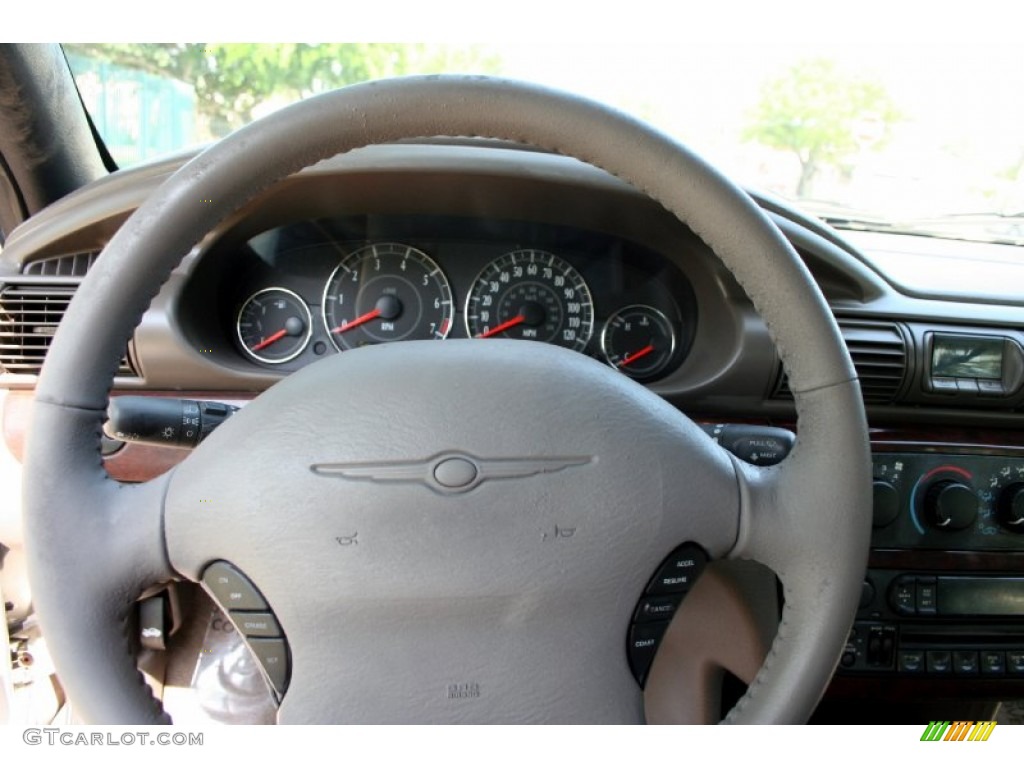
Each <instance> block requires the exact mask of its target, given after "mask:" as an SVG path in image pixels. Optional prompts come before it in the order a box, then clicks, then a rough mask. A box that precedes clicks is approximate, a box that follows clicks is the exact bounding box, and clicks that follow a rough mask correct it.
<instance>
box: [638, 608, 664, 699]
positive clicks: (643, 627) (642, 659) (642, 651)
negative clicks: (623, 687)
mask: <svg viewBox="0 0 1024 768" xmlns="http://www.w3.org/2000/svg"><path fill="white" fill-rule="evenodd" d="M667 627H668V622H667V621H659V622H652V623H648V624H634V625H633V626H632V627H631V628H630V630H629V668H630V669H632V670H633V677H635V678H636V680H637V682H638V683H640V685H641V686H642V685H643V684H644V682H646V680H647V671H648V670H649V669H650V668H651V662H652V661H654V654H655V653H657V652H658V643H659V642H661V636H662V635H663V634H665V629H666V628H667Z"/></svg>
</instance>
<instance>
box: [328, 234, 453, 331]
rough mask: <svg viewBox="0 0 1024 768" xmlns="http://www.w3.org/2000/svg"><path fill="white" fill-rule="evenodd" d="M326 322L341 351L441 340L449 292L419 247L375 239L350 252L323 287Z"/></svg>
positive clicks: (448, 318)
mask: <svg viewBox="0 0 1024 768" xmlns="http://www.w3.org/2000/svg"><path fill="white" fill-rule="evenodd" d="M323 313H324V323H325V324H326V325H327V331H328V335H329V336H330V337H331V341H332V342H333V343H334V346H336V347H337V348H338V349H339V350H346V349H354V348H356V347H361V346H364V345H366V344H380V343H383V342H388V341H402V340H406V339H443V338H445V337H446V336H447V335H448V332H449V331H450V330H451V326H452V314H453V305H452V291H451V286H450V285H449V284H448V278H446V277H445V275H444V272H442V271H441V268H440V267H439V266H437V264H436V263H435V262H434V261H433V259H431V258H430V257H429V256H427V254H425V253H423V251H421V250H418V249H416V248H413V247H412V246H408V245H402V244H401V243H374V244H372V245H367V246H366V247H364V248H360V249H359V250H357V251H355V252H353V253H351V254H349V255H348V256H347V257H345V259H344V260H342V262H341V263H340V264H339V265H338V266H337V268H336V269H335V270H334V272H333V273H331V276H330V278H329V279H328V281H327V285H326V287H325V289H324V301H323Z"/></svg>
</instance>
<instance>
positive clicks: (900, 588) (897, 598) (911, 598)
mask: <svg viewBox="0 0 1024 768" xmlns="http://www.w3.org/2000/svg"><path fill="white" fill-rule="evenodd" d="M889 603H890V604H891V605H892V608H893V610H894V611H896V612H897V613H902V614H903V615H905V616H913V615H914V614H915V613H917V586H916V585H915V583H914V579H913V578H911V577H909V576H904V577H903V578H901V579H899V580H897V581H895V582H893V585H892V589H891V590H890V592H889Z"/></svg>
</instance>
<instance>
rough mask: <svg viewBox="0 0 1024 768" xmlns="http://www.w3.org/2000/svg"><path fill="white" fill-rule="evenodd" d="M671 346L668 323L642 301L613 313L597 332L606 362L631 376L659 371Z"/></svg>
mask: <svg viewBox="0 0 1024 768" xmlns="http://www.w3.org/2000/svg"><path fill="white" fill-rule="evenodd" d="M675 349H676V335H675V331H673V329H672V323H671V322H669V319H668V318H667V317H665V315H664V314H663V313H661V312H659V311H658V310H656V309H655V308H654V307H648V306H645V305H643V304H633V305H631V306H628V307H623V308H622V309H620V310H618V311H617V312H615V313H614V314H613V315H612V316H611V317H609V318H608V322H607V323H605V326H604V331H603V332H602V333H601V351H602V352H604V356H605V359H606V360H607V361H608V364H609V365H611V366H612V368H616V369H618V370H620V371H622V372H623V373H624V374H626V375H627V376H629V377H631V378H634V379H649V378H652V377H654V376H656V375H658V374H659V373H661V372H662V371H663V370H664V369H665V366H667V365H668V364H669V361H671V360H672V355H673V353H674V352H675Z"/></svg>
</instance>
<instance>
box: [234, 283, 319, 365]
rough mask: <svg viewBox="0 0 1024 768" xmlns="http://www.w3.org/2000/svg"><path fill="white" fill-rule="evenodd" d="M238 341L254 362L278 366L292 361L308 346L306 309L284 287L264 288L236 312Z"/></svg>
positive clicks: (308, 316) (308, 318)
mask: <svg viewBox="0 0 1024 768" xmlns="http://www.w3.org/2000/svg"><path fill="white" fill-rule="evenodd" d="M237 331H238V341H239V342H240V343H241V344H242V349H244V350H245V352H246V353H247V354H248V355H249V357H251V358H253V359H254V360H259V361H260V362H261V363H270V364H271V365H278V364H280V363H286V362H288V361H289V360H293V359H295V358H296V357H298V356H299V354H301V352H302V350H304V349H305V348H306V345H307V344H308V343H309V336H310V333H311V331H312V323H311V320H310V314H309V307H307V306H306V302H304V301H303V300H302V299H301V298H300V297H299V296H298V295H297V294H295V293H292V292H291V291H289V290H287V289H285V288H265V289H264V290H262V291H258V292H256V293H254V294H253V295H252V296H250V297H249V298H248V299H246V300H245V302H244V303H243V304H242V308H241V309H240V310H239V311H238V323H237Z"/></svg>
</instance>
